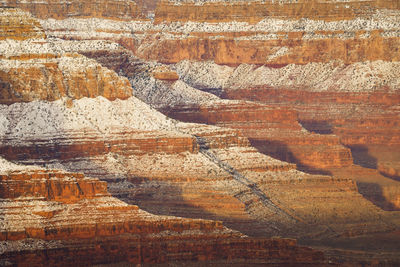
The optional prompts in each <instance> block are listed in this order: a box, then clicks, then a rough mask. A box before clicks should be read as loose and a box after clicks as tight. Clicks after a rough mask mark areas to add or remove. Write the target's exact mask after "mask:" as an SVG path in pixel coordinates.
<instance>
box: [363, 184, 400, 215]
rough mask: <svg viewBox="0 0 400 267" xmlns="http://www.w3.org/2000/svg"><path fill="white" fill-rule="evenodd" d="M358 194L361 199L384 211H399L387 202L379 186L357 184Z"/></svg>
mask: <svg viewBox="0 0 400 267" xmlns="http://www.w3.org/2000/svg"><path fill="white" fill-rule="evenodd" d="M357 188H358V192H359V193H360V194H361V195H363V197H364V198H365V199H367V200H369V201H371V202H372V203H373V204H374V205H376V206H378V207H380V208H381V209H383V210H386V211H399V210H400V209H399V208H397V207H396V206H394V205H393V204H392V203H391V202H389V201H388V200H387V199H386V198H385V196H384V195H383V192H382V188H381V186H380V185H379V184H375V183H364V182H357Z"/></svg>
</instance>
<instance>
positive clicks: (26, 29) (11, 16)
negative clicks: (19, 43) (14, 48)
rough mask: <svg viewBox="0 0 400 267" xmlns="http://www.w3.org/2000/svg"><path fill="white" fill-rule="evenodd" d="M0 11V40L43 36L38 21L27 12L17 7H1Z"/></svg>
mask: <svg viewBox="0 0 400 267" xmlns="http://www.w3.org/2000/svg"><path fill="white" fill-rule="evenodd" d="M0 11H1V14H0V25H1V26H0V40H4V39H14V40H26V39H31V38H44V37H45V34H44V32H43V30H42V29H41V26H40V24H39V22H38V21H37V20H35V19H34V18H32V17H31V15H30V14H29V13H27V12H22V11H21V10H18V9H1V10H0Z"/></svg>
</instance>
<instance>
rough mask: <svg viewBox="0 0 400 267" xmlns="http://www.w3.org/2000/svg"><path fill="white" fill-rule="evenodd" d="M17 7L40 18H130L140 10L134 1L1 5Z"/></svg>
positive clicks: (12, 2) (50, 0)
mask: <svg viewBox="0 0 400 267" xmlns="http://www.w3.org/2000/svg"><path fill="white" fill-rule="evenodd" d="M4 5H5V6H8V7H17V8H20V9H22V10H25V11H28V12H30V13H32V15H33V16H35V17H37V18H40V19H47V18H55V19H65V18H70V17H81V18H91V17H96V18H107V19H115V20H131V19H135V18H139V17H141V15H140V11H139V10H138V7H137V5H136V3H135V2H134V1H131V0H128V1H116V0H102V1H88V0H85V1H76V0H73V1H70V2H68V3H67V2H60V1H55V0H46V1H41V2H37V1H35V0H31V1H25V2H20V1H16V0H7V1H4V2H3V6H4Z"/></svg>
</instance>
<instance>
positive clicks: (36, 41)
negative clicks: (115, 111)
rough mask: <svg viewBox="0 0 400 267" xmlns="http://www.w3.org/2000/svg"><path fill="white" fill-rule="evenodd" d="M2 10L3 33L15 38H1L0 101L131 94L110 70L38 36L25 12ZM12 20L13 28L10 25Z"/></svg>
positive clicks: (40, 32) (122, 80)
mask: <svg viewBox="0 0 400 267" xmlns="http://www.w3.org/2000/svg"><path fill="white" fill-rule="evenodd" d="M1 10H2V11H1V14H0V15H1V19H2V20H4V21H6V22H7V23H8V24H6V27H7V32H5V34H7V35H9V36H10V39H14V40H15V41H12V40H11V41H10V40H9V39H8V40H3V41H0V51H1V55H2V56H1V59H0V89H1V92H0V103H1V104H11V103H15V102H29V101H33V100H48V101H53V100H57V99H60V98H62V97H69V98H73V99H79V98H82V97H96V96H104V97H106V98H108V99H116V98H121V99H126V98H128V97H129V96H131V95H132V92H131V87H130V85H129V82H128V81H127V80H126V79H123V78H119V77H118V75H117V74H116V73H114V72H113V71H110V70H108V69H106V68H102V67H101V66H100V65H99V64H98V63H96V62H95V61H93V60H89V59H87V58H85V57H84V56H81V55H78V54H74V53H65V52H64V51H63V49H62V48H61V47H57V44H55V43H54V42H53V43H51V41H50V42H48V41H47V40H46V39H40V38H43V37H44V34H43V32H42V31H41V29H40V28H39V23H38V22H37V21H36V20H34V19H33V18H32V17H30V16H28V14H27V13H24V12H21V11H18V10H15V9H1ZM10 18H12V19H10ZM19 20H22V22H21V23H20V22H19ZM12 23H15V24H13V25H15V26H14V28H15V30H14V28H13V26H9V25H10V24H12Z"/></svg>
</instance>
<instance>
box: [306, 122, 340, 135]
mask: <svg viewBox="0 0 400 267" xmlns="http://www.w3.org/2000/svg"><path fill="white" fill-rule="evenodd" d="M299 123H300V124H301V125H302V126H303V127H304V128H305V129H306V130H307V131H309V132H314V133H317V134H333V126H332V125H331V124H330V122H328V121H313V120H312V121H306V120H304V121H303V120H299Z"/></svg>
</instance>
